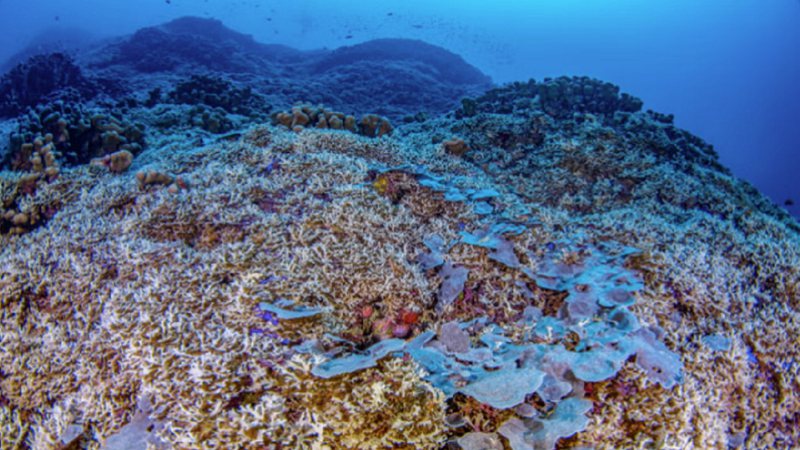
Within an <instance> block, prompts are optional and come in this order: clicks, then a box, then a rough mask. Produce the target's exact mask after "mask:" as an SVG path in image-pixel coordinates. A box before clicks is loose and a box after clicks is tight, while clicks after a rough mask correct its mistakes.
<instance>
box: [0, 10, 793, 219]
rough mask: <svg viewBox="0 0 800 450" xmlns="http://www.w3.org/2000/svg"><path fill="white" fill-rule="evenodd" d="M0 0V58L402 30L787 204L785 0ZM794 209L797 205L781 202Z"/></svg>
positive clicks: (789, 15)
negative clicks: (676, 137)
mask: <svg viewBox="0 0 800 450" xmlns="http://www.w3.org/2000/svg"><path fill="white" fill-rule="evenodd" d="M289 3H290V2H286V1H282V2H277V1H255V0H250V1H246V0H241V1H226V0H205V1H204V0H169V2H168V1H167V0H137V1H123V0H115V1H107V0H72V1H67V0H27V1H24V2H23V1H22V0H13V1H12V0H0V29H2V30H3V33H0V61H3V60H5V59H6V58H7V57H9V56H10V55H12V54H13V53H15V52H16V51H18V50H20V49H22V48H23V47H25V46H26V45H28V44H29V43H30V42H31V40H32V39H37V38H43V37H44V38H45V39H61V40H65V39H71V38H76V39H77V38H81V39H82V38H84V37H85V36H86V35H91V36H94V37H107V36H114V35H119V34H123V33H130V32H133V31H135V30H136V29H138V28H140V27H142V26H147V25H155V24H158V23H162V22H165V21H168V20H171V19H173V18H176V17H179V16H183V15H198V16H205V17H216V18H218V19H221V20H223V21H224V22H225V23H226V25H228V26H230V27H231V28H234V29H236V30H238V31H241V32H245V33H249V34H252V35H253V36H254V37H255V38H256V39H257V40H259V41H262V42H276V43H285V44H288V45H291V46H294V47H298V48H304V49H309V48H319V47H329V48H333V47H338V46H340V45H348V44H354V43H358V42H362V41H365V40H369V39H372V38H376V37H413V38H419V39H423V40H426V41H428V42H431V43H433V44H437V45H441V46H444V47H446V48H448V49H450V50H452V51H455V52H457V53H459V54H461V55H463V56H464V57H465V58H466V59H467V60H468V61H470V62H472V63H473V64H475V65H477V66H478V67H479V68H480V69H481V70H483V71H484V72H486V73H488V74H489V75H491V76H492V78H493V79H494V80H495V81H496V82H505V81H512V80H525V79H528V78H537V79H541V78H543V77H545V76H558V75H590V76H594V77H597V78H601V79H603V80H606V81H610V82H613V83H615V84H618V85H620V86H621V87H622V89H623V90H624V91H627V92H629V93H631V94H633V95H636V96H638V97H640V98H642V99H643V100H644V101H645V108H651V109H655V110H657V111H661V112H667V113H674V114H675V116H676V123H677V124H678V125H679V126H682V127H684V128H686V129H688V130H690V131H691V132H693V133H695V134H697V135H699V136H701V137H703V138H704V139H706V140H707V141H709V142H711V143H712V144H714V146H715V147H716V149H717V150H718V152H719V153H720V155H721V159H722V162H723V164H725V165H726V166H728V167H730V168H731V169H732V170H733V172H734V173H735V174H736V175H738V176H740V177H741V178H744V179H746V180H748V181H750V182H751V183H753V184H754V185H756V187H758V188H759V189H760V190H761V191H763V192H764V193H766V194H767V195H769V196H770V197H771V198H772V199H773V200H774V201H775V202H776V203H781V204H782V203H783V201H784V200H786V199H788V198H792V199H794V200H795V201H797V202H798V203H800V86H799V85H798V80H800V2H798V1H797V0H699V1H698V0H646V1H645V0H495V1H491V2H488V1H478V0H457V1H456V0H453V1H435V0H402V1H399V0H388V1H386V0H382V1H380V2H349V1H345V0H340V1H338V2H330V1H320V0H314V1H295V2H291V3H294V5H291V4H289ZM789 209H790V211H792V213H793V214H794V215H795V216H800V206H798V205H795V206H793V207H790V208H789Z"/></svg>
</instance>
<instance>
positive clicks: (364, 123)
mask: <svg viewBox="0 0 800 450" xmlns="http://www.w3.org/2000/svg"><path fill="white" fill-rule="evenodd" d="M272 121H273V124H276V125H283V126H285V127H286V128H289V129H290V130H292V131H295V132H299V131H302V130H304V129H305V128H317V129H331V130H347V131H350V132H352V133H357V134H360V135H363V136H367V137H381V136H385V135H389V134H391V133H392V130H393V129H394V127H392V124H391V123H390V122H389V120H388V119H386V118H385V117H381V116H378V115H376V114H366V115H364V116H362V117H361V119H360V120H358V121H356V117H355V116H353V115H347V114H344V113H341V112H337V111H331V110H328V109H326V108H324V107H322V106H312V105H309V104H300V105H296V106H293V107H292V109H291V110H290V111H283V112H277V113H275V114H273V116H272Z"/></svg>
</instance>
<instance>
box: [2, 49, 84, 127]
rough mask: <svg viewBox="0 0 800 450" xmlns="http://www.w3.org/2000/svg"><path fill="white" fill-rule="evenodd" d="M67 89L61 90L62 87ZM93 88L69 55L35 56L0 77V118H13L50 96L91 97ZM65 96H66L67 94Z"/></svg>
mask: <svg viewBox="0 0 800 450" xmlns="http://www.w3.org/2000/svg"><path fill="white" fill-rule="evenodd" d="M64 89H69V92H67V93H63V92H60V91H61V90H64ZM95 92H96V88H95V87H94V86H93V85H92V83H91V82H90V81H89V80H87V79H86V78H85V77H84V76H83V74H82V73H81V69H80V68H79V67H78V66H77V65H75V63H74V62H73V60H72V58H70V57H69V56H67V55H64V54H63V53H51V54H47V55H37V56H34V57H31V58H30V59H28V60H27V61H25V62H23V63H20V64H18V65H17V66H16V67H14V68H13V69H11V70H10V71H9V72H8V73H6V74H5V75H3V77H2V79H0V117H13V116H16V115H17V114H21V113H23V112H24V111H25V110H26V109H27V108H28V107H31V106H36V105H37V104H38V103H41V102H43V101H45V100H46V99H47V98H48V97H49V96H51V95H56V94H59V93H60V94H61V95H62V98H70V99H73V100H80V99H87V98H90V97H91V96H92V95H93V94H94V93H95ZM66 96H68V97H66Z"/></svg>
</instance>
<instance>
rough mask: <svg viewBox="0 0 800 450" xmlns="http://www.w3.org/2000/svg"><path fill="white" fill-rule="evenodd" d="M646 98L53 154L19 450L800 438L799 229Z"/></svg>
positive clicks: (7, 265)
mask: <svg viewBox="0 0 800 450" xmlns="http://www.w3.org/2000/svg"><path fill="white" fill-rule="evenodd" d="M587 86H588V87H587ZM549 89H554V92H553V93H552V95H551V93H545V92H549ZM533 91H536V92H535V93H534V92H533ZM637 105H638V104H637V102H636V101H634V100H633V98H632V97H630V96H626V95H624V94H623V95H620V94H619V92H618V90H617V89H616V88H615V87H613V86H611V87H609V86H608V85H606V84H603V83H601V82H598V81H596V80H590V79H585V78H564V79H558V80H556V81H547V82H544V83H543V84H541V85H540V83H537V82H531V83H527V84H517V85H513V86H509V87H505V88H502V89H500V90H498V91H495V92H494V93H489V94H487V96H485V97H482V98H477V99H472V100H468V101H467V102H465V103H464V105H463V106H464V108H463V109H462V111H461V112H460V113H459V115H458V117H456V116H455V115H448V116H440V117H433V118H429V119H427V120H425V121H423V122H414V123H408V124H404V125H400V126H397V128H396V129H395V130H394V132H393V133H391V134H388V133H383V134H380V131H379V130H380V124H381V122H380V121H379V120H377V119H376V118H377V117H378V116H367V117H369V119H368V120H367V122H366V123H365V126H367V127H369V129H370V130H372V131H373V133H372V134H371V135H370V136H366V135H359V134H355V133H351V132H344V131H343V130H340V129H336V127H330V126H328V127H327V128H325V127H320V128H315V127H313V126H309V127H305V125H306V124H308V123H309V122H310V121H311V118H310V117H309V116H310V115H313V116H314V118H315V119H316V120H317V121H318V122H319V121H322V120H324V121H325V122H326V123H327V124H328V125H330V121H331V120H332V118H334V117H335V118H337V120H341V121H342V127H343V129H347V127H345V126H344V122H345V120H346V119H347V116H345V117H344V118H341V117H339V116H338V115H337V114H336V113H335V112H333V111H330V110H325V109H321V108H317V109H314V110H313V111H312V110H311V109H310V107H308V106H307V105H306V109H304V107H303V106H298V107H297V108H296V109H295V110H293V111H290V112H287V113H282V114H285V115H283V116H281V117H280V118H279V117H278V116H277V115H276V121H277V123H276V124H275V125H271V124H260V125H257V126H253V127H251V128H248V129H242V130H239V131H237V132H236V133H232V134H229V135H225V136H212V135H210V134H209V133H207V132H206V131H203V130H202V129H199V127H200V125H201V124H197V125H196V126H195V127H186V128H183V129H180V130H179V131H176V132H173V133H170V131H169V129H168V128H165V129H164V130H161V132H160V134H158V135H155V134H154V135H148V136H147V137H146V139H147V143H148V147H147V149H143V150H142V151H141V152H139V153H138V154H136V155H135V158H134V152H132V151H129V150H126V149H123V148H122V145H118V144H120V142H116V141H115V142H113V143H114V144H115V145H114V146H113V147H114V149H113V151H111V149H110V148H108V149H104V152H105V153H103V154H102V155H97V156H98V157H99V159H97V160H95V163H94V164H92V165H85V164H84V165H77V166H74V167H66V166H63V167H62V166H61V165H59V158H62V155H60V154H59V152H58V151H57V148H58V147H57V145H56V146H55V148H54V147H53V146H51V144H53V143H54V142H55V141H56V140H57V138H58V136H57V135H55V134H50V135H47V136H44V137H42V138H41V139H38V140H36V139H37V138H34V142H32V143H27V142H26V143H25V144H24V145H26V146H25V149H26V151H27V152H28V153H26V155H29V157H28V158H27V163H26V164H27V165H26V166H25V167H22V168H21V169H22V170H25V171H28V172H29V173H27V174H23V173H20V172H2V173H1V174H0V200H2V205H1V206H2V211H0V214H2V215H0V231H2V233H0V270H2V273H3V276H2V277H0V342H2V346H0V368H2V369H0V448H21V449H50V448H65V447H68V448H90V449H97V448H103V446H104V445H105V446H107V447H106V448H113V446H114V445H117V443H119V442H121V441H128V442H140V443H146V442H147V443H149V444H150V445H151V446H155V447H156V448H174V449H183V448H191V449H212V448H214V449H216V448H243V449H263V448H268V449H280V448H320V449H326V448H327V449H351V448H352V449H356V448H359V449H360V448H370V449H373V448H374V449H381V448H386V449H390V448H401V449H403V448H406V449H443V448H457V446H460V447H461V448H466V449H472V448H492V449H501V448H507V449H512V450H516V449H528V448H532V447H535V448H546V449H553V448H585V447H587V446H591V447H594V448H598V449H616V448H642V447H656V448H665V449H679V448H680V449H684V448H794V447H798V446H800V431H799V430H800V426H798V423H799V422H798V421H800V413H798V411H800V390H799V389H798V387H799V386H800V364H798V362H797V361H798V356H800V354H798V350H797V349H798V346H797V342H796V338H797V336H798V335H800V312H799V311H800V229H799V228H798V226H797V223H796V222H794V221H793V220H792V219H791V218H790V217H788V216H787V215H786V214H785V213H782V212H780V210H778V209H777V208H776V207H774V206H772V205H770V204H769V202H768V201H767V200H765V199H764V197H762V196H761V195H760V194H758V193H757V192H755V191H754V190H753V189H752V188H751V187H750V186H749V185H747V184H745V183H743V182H742V181H740V180H737V179H735V178H733V177H732V176H731V175H730V174H729V173H728V172H727V171H726V170H725V169H724V168H722V167H721V166H720V165H719V163H718V161H717V160H716V155H715V154H714V152H713V149H712V148H711V147H710V146H709V145H708V144H706V143H704V142H703V141H702V140H700V139H699V138H697V137H694V136H692V135H691V134H689V133H688V132H686V131H683V130H680V129H678V128H676V127H675V126H674V125H673V124H672V123H671V120H670V118H669V117H667V116H664V115H661V114H657V113H653V112H643V111H640V110H639V109H640V108H639V107H638V106H637ZM173 106H174V105H173ZM176 107H177V106H176ZM193 107H194V106H193ZM467 109H469V111H467ZM144 111H149V110H146V109H145V110H144ZM133 112H135V111H131V113H132V114H133ZM312 112H313V114H311V113H312ZM138 113H141V111H139V112H138ZM301 114H302V115H304V116H305V119H303V118H302V116H301ZM351 117H352V122H355V117H354V116H351ZM290 119H291V121H295V120H306V119H307V120H308V121H309V122H306V123H305V124H303V126H304V129H303V131H302V132H300V133H296V132H294V131H292V130H291V129H289V127H290V126H292V125H295V126H296V125H298V124H297V123H294V124H292V123H291V122H290V123H288V126H287V123H285V122H288V121H289V120H290ZM159 120H160V119H159ZM45 122H46V123H49V122H48V121H45ZM334 123H336V122H335V121H334ZM112 125H120V126H121V124H114V123H113V122H112ZM354 126H355V124H354ZM331 128H333V129H331ZM110 131H112V130H105V131H104V132H110ZM366 134H369V133H366ZM377 135H380V138H379V139H376V138H375V137H374V136H377ZM154 136H157V137H158V138H154ZM456 139H457V140H458V141H456ZM448 140H449V141H448ZM446 141H448V142H449V143H448V144H446V143H445V142H446ZM453 142H458V145H457V146H456V147H457V148H456V149H455V150H454V148H453ZM24 159H25V158H20V161H23V160H24ZM98 166H99V167H98ZM48 169H50V173H48ZM53 172H55V173H53ZM50 175H53V176H50ZM499 386H501V387H502V388H498V387H499Z"/></svg>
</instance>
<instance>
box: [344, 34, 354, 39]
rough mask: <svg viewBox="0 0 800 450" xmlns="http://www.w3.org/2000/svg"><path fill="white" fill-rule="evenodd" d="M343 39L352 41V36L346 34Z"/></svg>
mask: <svg viewBox="0 0 800 450" xmlns="http://www.w3.org/2000/svg"><path fill="white" fill-rule="evenodd" d="M344 38H345V39H353V35H352V34H348V35H347V36H345V37H344Z"/></svg>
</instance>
